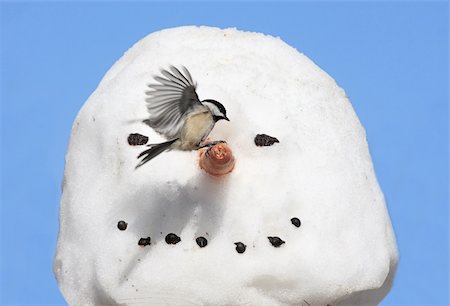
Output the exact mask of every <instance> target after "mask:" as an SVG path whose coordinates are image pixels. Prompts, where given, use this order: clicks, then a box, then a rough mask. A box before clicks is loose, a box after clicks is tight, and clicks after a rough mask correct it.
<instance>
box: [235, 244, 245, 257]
mask: <svg viewBox="0 0 450 306" xmlns="http://www.w3.org/2000/svg"><path fill="white" fill-rule="evenodd" d="M234 244H235V245H236V251H237V252H238V253H239V254H242V253H244V252H245V249H246V248H247V246H246V245H245V244H243V243H242V242H235V243H234Z"/></svg>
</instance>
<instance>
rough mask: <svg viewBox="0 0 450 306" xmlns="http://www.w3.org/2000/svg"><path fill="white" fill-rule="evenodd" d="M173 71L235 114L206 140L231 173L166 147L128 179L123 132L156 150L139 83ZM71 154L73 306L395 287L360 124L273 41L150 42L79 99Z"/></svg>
mask: <svg viewBox="0 0 450 306" xmlns="http://www.w3.org/2000/svg"><path fill="white" fill-rule="evenodd" d="M180 42H181V43H180ZM161 46H164V47H163V48H162V47H161ZM224 50H226V51H224ZM267 58H270V61H268V60H267ZM230 59H233V62H232V65H231V64H230ZM249 59H251V60H249ZM169 65H184V66H186V67H187V68H188V69H189V72H190V73H191V74H192V78H193V79H195V80H196V81H197V82H198V84H199V88H200V89H201V91H200V92H199V96H200V98H201V99H207V98H211V99H216V100H217V101H221V102H222V101H223V103H224V106H225V107H226V109H227V110H228V111H229V114H230V115H231V116H230V117H232V121H231V122H223V123H222V122H221V123H220V124H216V126H215V128H214V129H213V130H212V132H211V134H210V136H209V138H211V140H225V141H227V143H228V146H229V147H230V148H231V150H233V155H234V156H235V159H236V165H235V168H234V170H233V171H232V172H231V173H229V174H227V175H225V176H223V177H211V176H210V175H208V174H207V173H205V172H204V171H203V170H202V169H201V168H200V167H199V165H198V152H181V151H175V150H172V151H169V152H165V153H162V154H161V155H159V156H158V157H156V158H155V159H153V160H151V161H150V162H148V163H147V164H145V165H144V166H142V167H141V168H139V169H138V170H135V166H136V163H137V159H136V157H137V155H138V154H139V153H140V152H141V151H142V148H143V146H139V145H133V146H132V145H130V144H128V141H127V138H128V137H129V135H130V134H132V133H138V134H141V135H144V136H146V137H148V143H150V144H151V143H160V142H162V141H164V139H163V138H162V137H161V136H160V135H159V134H157V133H156V132H154V131H153V130H152V129H151V128H150V127H149V126H148V125H145V124H143V123H142V120H143V119H145V118H146V116H147V109H146V102H145V93H144V92H145V90H146V84H147V83H148V82H149V81H150V80H151V79H152V76H153V75H154V74H155V73H158V71H159V69H160V68H161V67H168V66H169ZM262 71H264V73H261V72H262ZM224 80H226V82H224ZM280 97H282V99H280ZM243 101H245V103H244V102H243ZM214 107H215V106H214ZM216 109H217V108H216ZM214 113H215V114H219V115H220V112H217V110H216V111H214ZM92 118H95V119H96V120H93V119H92ZM257 134H267V135H271V136H273V137H276V138H277V139H278V140H279V142H277V143H273V145H272V146H257V145H255V142H254V139H255V136H256V135H257ZM68 148H69V149H68V151H67V155H66V166H65V173H64V182H65V183H64V186H63V192H62V196H61V209H60V220H61V223H60V231H59V237H58V245H57V251H56V256H55V259H54V271H55V275H56V278H57V280H58V285H59V287H60V289H61V292H62V293H63V295H64V297H65V299H66V301H67V302H68V304H70V305H121V304H123V305H304V306H307V305H310V306H315V305H333V306H335V305H377V304H378V303H379V302H380V301H381V299H383V297H384V296H385V295H386V294H387V293H388V291H389V289H390V286H391V283H392V280H393V275H394V271H395V268H396V265H397V260H398V252H397V247H396V241H395V237H394V233H393V230H392V226H391V221H390V219H389V215H388V212H387V209H386V204H385V201H384V198H383V194H382V192H381V190H380V187H379V186H378V183H377V180H376V177H375V174H374V170H373V165H372V161H371V157H370V154H369V151H368V147H367V143H366V140H365V132H364V128H363V127H362V126H361V124H360V123H359V120H358V118H357V117H356V115H355V113H354V111H353V109H352V106H351V104H350V103H349V101H348V99H347V97H346V96H345V93H344V91H343V90H342V89H340V88H339V87H338V86H337V85H336V83H335V82H334V80H333V79H331V78H330V77H329V76H328V75H327V74H326V73H325V72H323V71H322V70H321V69H320V68H319V67H317V66H316V65H315V64H314V63H313V62H311V61H310V60H309V59H308V58H307V57H305V56H304V55H302V54H300V53H298V52H297V51H296V50H295V49H293V48H291V47H289V46H288V45H287V44H285V43H284V42H282V41H281V40H280V39H278V38H273V37H270V36H267V35H261V34H257V33H249V32H240V31H237V30H235V29H227V30H219V29H216V28H209V27H181V28H175V29H169V30H164V31H161V32H158V33H156V34H152V35H149V36H147V37H145V38H144V39H142V40H141V41H140V42H138V43H137V44H136V45H134V46H133V47H132V48H131V49H130V50H129V51H127V52H126V53H125V55H124V56H123V57H122V58H121V59H119V60H118V61H117V62H116V63H115V64H114V65H113V67H112V68H111V69H110V70H109V71H108V73H107V74H106V76H105V77H104V78H103V80H102V82H101V83H100V84H99V86H98V88H97V89H96V91H95V92H94V93H93V94H92V95H91V96H90V98H89V99H88V101H87V102H86V103H85V105H84V106H83V108H82V109H81V111H80V113H79V115H78V116H77V118H76V123H75V124H74V125H73V129H72V134H71V138H70V145H69V146H68Z"/></svg>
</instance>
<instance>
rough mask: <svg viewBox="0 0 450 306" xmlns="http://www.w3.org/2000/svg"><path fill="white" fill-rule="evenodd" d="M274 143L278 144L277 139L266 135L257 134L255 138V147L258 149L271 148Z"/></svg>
mask: <svg viewBox="0 0 450 306" xmlns="http://www.w3.org/2000/svg"><path fill="white" fill-rule="evenodd" d="M276 142H280V141H279V140H278V139H276V138H275V137H272V136H269V135H266V134H258V135H256V137H255V145H257V146H258V147H266V146H271V145H273V144H274V143H276Z"/></svg>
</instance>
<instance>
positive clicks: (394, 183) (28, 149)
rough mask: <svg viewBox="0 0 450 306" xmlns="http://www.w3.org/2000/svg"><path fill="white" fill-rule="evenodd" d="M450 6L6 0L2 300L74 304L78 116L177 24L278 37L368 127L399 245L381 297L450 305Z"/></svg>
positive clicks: (394, 301) (3, 30) (0, 48)
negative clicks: (61, 280)
mask: <svg viewBox="0 0 450 306" xmlns="http://www.w3.org/2000/svg"><path fill="white" fill-rule="evenodd" d="M448 14H449V4H448V3H447V2H398V1H397V2H378V3H376V2H362V3H358V2H354V1H353V2H319V3H314V2H278V3H275V2H228V3H221V2H189V3H187V2H170V3H159V2H153V3H146V2H130V3H122V2H66V3H57V2H23V3H18V2H15V3H13V2H8V3H6V2H2V3H1V19H0V20H1V30H0V31H1V45H0V52H1V86H0V90H1V148H2V149H1V173H2V176H1V210H0V214H1V266H0V269H1V277H2V279H1V281H0V286H1V287H0V294H1V300H0V301H1V305H64V304H65V302H64V300H63V298H62V296H61V294H60V293H59V290H58V288H57V285H56V282H55V280H54V277H53V273H52V270H51V264H52V257H53V254H54V250H55V244H56V237H57V233H58V206H59V198H60V182H61V178H62V174H63V167H64V154H65V151H66V147H67V143H68V140H69V135H70V129H71V125H72V122H73V120H74V118H75V116H76V114H77V112H78V110H79V109H80V107H81V105H82V104H83V103H84V101H85V100H86V99H87V97H88V96H89V95H90V94H91V93H92V91H93V90H94V89H95V88H96V86H97V84H98V83H99V81H100V80H101V78H102V77H103V75H104V73H105V72H106V71H107V70H108V69H109V67H111V65H112V64H113V63H114V62H115V61H116V60H117V59H119V58H120V56H121V55H122V54H123V53H124V52H125V51H126V50H127V49H128V48H129V47H131V46H132V45H133V44H134V43H135V42H136V41H137V40H139V39H140V38H142V37H144V36H145V35H147V34H149V33H151V32H154V31H157V30H160V29H163V28H167V27H174V26H179V25H210V26H217V27H237V28H238V29H242V30H249V31H257V32H264V33H267V34H271V35H274V36H280V37H281V38H282V39H283V40H284V41H286V42H287V43H289V44H290V45H292V46H294V47H295V48H297V49H298V50H301V51H302V52H303V53H305V54H306V55H307V56H308V57H310V58H311V59H312V60H313V61H314V62H315V63H316V64H318V65H319V66H320V67H322V68H323V69H324V70H325V71H327V72H328V73H329V74H330V75H331V76H332V77H333V78H335V79H336V81H337V82H338V84H339V85H340V86H342V87H343V88H344V89H345V90H346V92H347V94H348V96H349V97H350V99H351V102H352V104H353V107H354V108H355V110H356V112H357V114H358V116H359V118H360V120H361V122H362V123H363V125H364V126H365V128H366V131H367V136H368V141H369V146H370V150H371V153H372V157H373V162H374V165H375V169H376V173H377V176H378V180H379V183H380V185H381V187H382V189H383V191H384V193H385V196H386V199H387V202H388V208H389V211H390V214H391V218H392V222H393V225H394V229H395V232H396V236H397V240H398V246H399V249H400V255H401V259H400V264H399V267H398V271H397V277H396V279H395V283H394V286H393V289H392V291H391V293H390V294H389V295H388V296H387V297H386V299H385V300H384V301H383V303H382V305H448V304H449V298H448V288H449V283H448V272H449V265H448V259H449V253H448V241H449V240H448V238H449V236H448V233H449V228H448V217H449V212H448V204H449V201H448V200H449V199H448V183H449V182H448V169H449V168H448V114H449V113H448V100H449V91H448V84H449V72H448V68H449V59H448V53H449V50H448V38H449V32H448V31H449V30H448Z"/></svg>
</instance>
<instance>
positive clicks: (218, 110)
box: [202, 99, 230, 122]
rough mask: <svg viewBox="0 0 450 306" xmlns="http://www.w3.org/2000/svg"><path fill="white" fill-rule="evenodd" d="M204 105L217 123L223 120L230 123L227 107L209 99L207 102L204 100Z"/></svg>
mask: <svg viewBox="0 0 450 306" xmlns="http://www.w3.org/2000/svg"><path fill="white" fill-rule="evenodd" d="M202 104H204V105H205V106H206V107H208V108H209V110H210V111H211V113H212V114H213V118H214V121H215V122H217V121H219V120H222V119H224V120H227V121H230V119H228V117H227V110H226V109H225V106H223V104H222V103H220V102H218V101H216V100H212V99H207V100H203V101H202Z"/></svg>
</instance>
